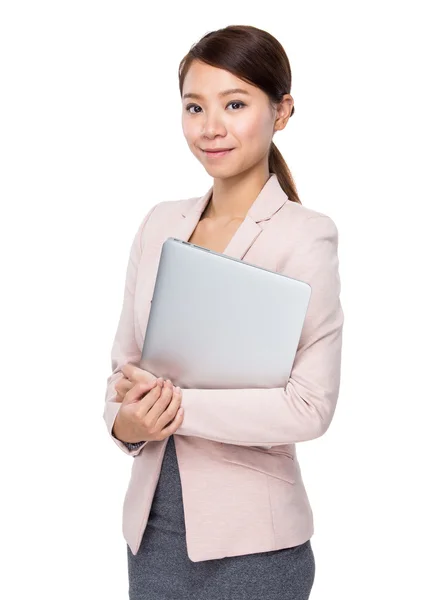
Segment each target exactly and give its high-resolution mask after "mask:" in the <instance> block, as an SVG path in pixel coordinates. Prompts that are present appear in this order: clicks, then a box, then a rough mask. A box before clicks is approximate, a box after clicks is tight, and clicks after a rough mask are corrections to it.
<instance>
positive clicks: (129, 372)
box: [121, 363, 139, 381]
mask: <svg viewBox="0 0 431 600" xmlns="http://www.w3.org/2000/svg"><path fill="white" fill-rule="evenodd" d="M121 371H122V373H123V375H124V376H125V377H127V379H130V381H134V380H135V376H136V374H137V371H139V367H137V366H136V365H134V364H133V363H126V364H125V365H123V366H122V367H121Z"/></svg>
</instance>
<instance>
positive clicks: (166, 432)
mask: <svg viewBox="0 0 431 600" xmlns="http://www.w3.org/2000/svg"><path fill="white" fill-rule="evenodd" d="M183 420H184V408H183V407H181V408H179V410H178V411H177V414H176V416H175V418H174V420H173V421H172V423H170V424H169V425H168V426H167V427H165V428H164V429H162V430H161V432H160V436H159V437H160V439H161V440H164V439H165V438H167V437H169V436H170V435H172V434H173V433H175V432H176V430H177V429H178V427H179V426H180V425H181V423H182V422H183Z"/></svg>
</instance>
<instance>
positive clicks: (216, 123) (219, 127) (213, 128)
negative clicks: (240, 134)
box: [201, 111, 226, 138]
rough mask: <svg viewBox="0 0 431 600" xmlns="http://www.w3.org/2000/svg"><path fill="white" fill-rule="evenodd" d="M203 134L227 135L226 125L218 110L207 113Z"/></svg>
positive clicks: (206, 135)
mask: <svg viewBox="0 0 431 600" xmlns="http://www.w3.org/2000/svg"><path fill="white" fill-rule="evenodd" d="M201 135H202V136H204V137H209V138H213V137H215V136H216V135H226V127H225V125H224V123H223V119H222V118H221V117H220V114H219V113H218V112H217V111H214V112H212V113H207V116H206V118H205V119H204V120H203V125H202V131H201Z"/></svg>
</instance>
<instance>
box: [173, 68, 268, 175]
mask: <svg viewBox="0 0 431 600" xmlns="http://www.w3.org/2000/svg"><path fill="white" fill-rule="evenodd" d="M234 88H241V90H244V92H245V93H241V92H240V91H236V92H232V91H230V92H228V93H225V92H227V91H228V90H232V89H234ZM188 94H192V95H193V96H192V97H190V96H188ZM196 95H198V96H199V97H196ZM181 101H182V129H183V132H184V136H185V138H186V140H187V144H188V146H189V148H190V150H191V151H192V152H193V154H194V155H195V156H196V158H197V159H198V160H199V161H200V162H201V163H202V164H203V166H204V167H205V169H206V171H207V172H208V174H209V175H211V176H212V177H221V178H225V177H232V176H234V175H238V174H239V173H241V172H243V171H245V170H247V169H250V168H251V167H253V166H254V165H255V164H257V163H259V162H260V161H264V160H267V156H268V153H269V149H270V145H271V141H272V137H273V134H274V123H275V120H276V118H277V111H276V110H275V109H274V108H273V107H272V106H271V105H270V103H269V99H268V96H267V95H266V94H265V93H264V92H262V90H260V89H259V88H257V87H254V86H252V85H250V84H248V83H245V82H244V81H242V80H241V79H238V78H237V77H235V75H233V74H232V73H230V72H229V71H225V70H224V69H218V68H216V67H212V66H210V65H207V64H205V63H202V62H200V61H197V60H195V61H193V63H192V65H191V67H190V69H189V71H188V73H187V75H186V77H185V80H184V86H183V98H182V100H181ZM279 128H280V127H279ZM217 148H229V149H230V151H229V152H227V153H225V154H223V155H219V156H217V155H215V154H208V153H206V152H205V150H211V149H217Z"/></svg>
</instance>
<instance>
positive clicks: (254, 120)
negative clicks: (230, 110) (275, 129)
mask: <svg viewBox="0 0 431 600" xmlns="http://www.w3.org/2000/svg"><path fill="white" fill-rule="evenodd" d="M270 134H271V131H270V123H269V122H268V121H267V120H266V119H262V115H255V116H253V115H252V116H248V117H247V118H244V119H241V120H240V119H238V121H237V123H235V134H234V135H235V136H236V137H237V139H238V140H239V141H240V143H241V145H242V146H244V145H246V147H247V148H255V149H256V150H257V149H259V148H260V146H264V145H266V143H267V138H268V135H270Z"/></svg>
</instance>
